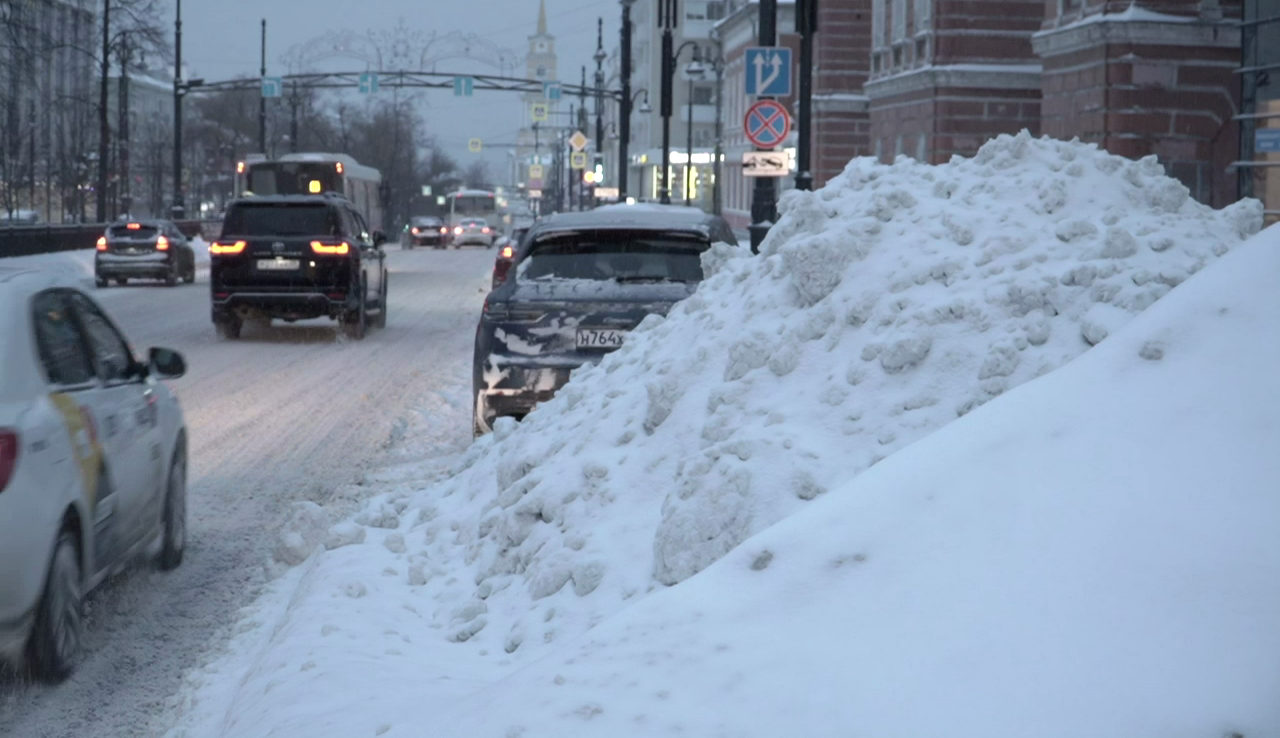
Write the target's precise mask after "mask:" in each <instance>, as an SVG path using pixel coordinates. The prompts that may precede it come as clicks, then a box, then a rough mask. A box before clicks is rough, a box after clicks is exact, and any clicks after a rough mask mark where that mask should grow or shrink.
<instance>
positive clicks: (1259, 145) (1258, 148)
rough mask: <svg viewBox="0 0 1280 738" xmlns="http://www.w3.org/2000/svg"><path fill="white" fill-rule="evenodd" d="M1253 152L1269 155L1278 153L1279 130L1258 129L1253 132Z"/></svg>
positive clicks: (1279, 143) (1279, 144) (1279, 146)
mask: <svg viewBox="0 0 1280 738" xmlns="http://www.w3.org/2000/svg"><path fill="white" fill-rule="evenodd" d="M1253 152H1254V153H1255V154H1271V153H1276V152H1280V128H1258V129H1256V130H1255V131H1254V132H1253Z"/></svg>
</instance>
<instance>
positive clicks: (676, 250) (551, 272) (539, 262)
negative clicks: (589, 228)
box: [517, 231, 711, 282]
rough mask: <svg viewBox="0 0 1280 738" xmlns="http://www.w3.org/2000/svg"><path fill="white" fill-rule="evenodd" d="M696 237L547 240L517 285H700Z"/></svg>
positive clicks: (620, 234) (647, 234)
mask: <svg viewBox="0 0 1280 738" xmlns="http://www.w3.org/2000/svg"><path fill="white" fill-rule="evenodd" d="M710 245H711V244H710V243H709V242H708V240H707V238H706V237H705V236H702V235H699V234H695V233H675V232H670V233H655V232H653V231H606V232H573V233H557V234H547V235H545V236H543V237H541V238H539V239H538V240H537V242H535V243H534V244H533V246H532V247H531V248H530V249H529V255H528V256H527V257H526V259H525V262H524V265H523V266H522V267H521V273H520V274H519V275H518V277H517V279H523V280H535V279H595V280H617V281H620V282H633V281H634V282H644V281H655V282H661V281H670V282H697V281H700V280H701V279H702V259H701V255H702V252H703V251H706V250H707V249H708V248H709V247H710Z"/></svg>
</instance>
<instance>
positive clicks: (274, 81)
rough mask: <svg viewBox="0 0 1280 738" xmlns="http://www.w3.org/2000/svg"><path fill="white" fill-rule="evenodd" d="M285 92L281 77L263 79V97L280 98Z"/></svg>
mask: <svg viewBox="0 0 1280 738" xmlns="http://www.w3.org/2000/svg"><path fill="white" fill-rule="evenodd" d="M283 92H284V80H282V79H280V78H279V77H263V78H262V96H263V97H280V96H281V94H283Z"/></svg>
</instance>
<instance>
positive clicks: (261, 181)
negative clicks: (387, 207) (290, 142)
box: [235, 154, 384, 228]
mask: <svg viewBox="0 0 1280 738" xmlns="http://www.w3.org/2000/svg"><path fill="white" fill-rule="evenodd" d="M381 185H382V173H381V172H379V171H378V170H377V169H374V168H373V167H366V166H364V165H362V164H361V163H360V162H358V161H356V160H355V159H353V158H351V157H350V156H347V155H346V154H286V155H284V156H282V157H280V158H278V159H256V160H255V159H247V160H245V161H242V162H240V163H239V164H237V165H236V190H235V192H236V197H245V196H251V195H309V194H310V195H318V194H321V193H324V192H337V193H339V194H341V195H343V196H345V197H346V198H347V199H348V200H350V201H351V203H352V204H353V205H355V207H356V210H358V211H360V214H361V215H363V216H364V219H365V222H367V223H368V224H369V227H370V228H383V227H384V224H383V222H382V200H381Z"/></svg>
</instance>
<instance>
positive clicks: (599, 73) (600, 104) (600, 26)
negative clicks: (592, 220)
mask: <svg viewBox="0 0 1280 738" xmlns="http://www.w3.org/2000/svg"><path fill="white" fill-rule="evenodd" d="M606 58H608V55H607V54H605V53H604V18H597V19H596V55H595V60H596V79H595V82H596V155H595V157H594V159H595V164H596V166H597V167H599V165H600V164H602V163H603V162H604V60H605V59H606ZM602 184H604V183H603V182H596V183H595V185H596V187H599V186H600V185H602ZM594 194H595V191H594V190H593V191H592V195H594ZM593 200H594V198H593Z"/></svg>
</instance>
